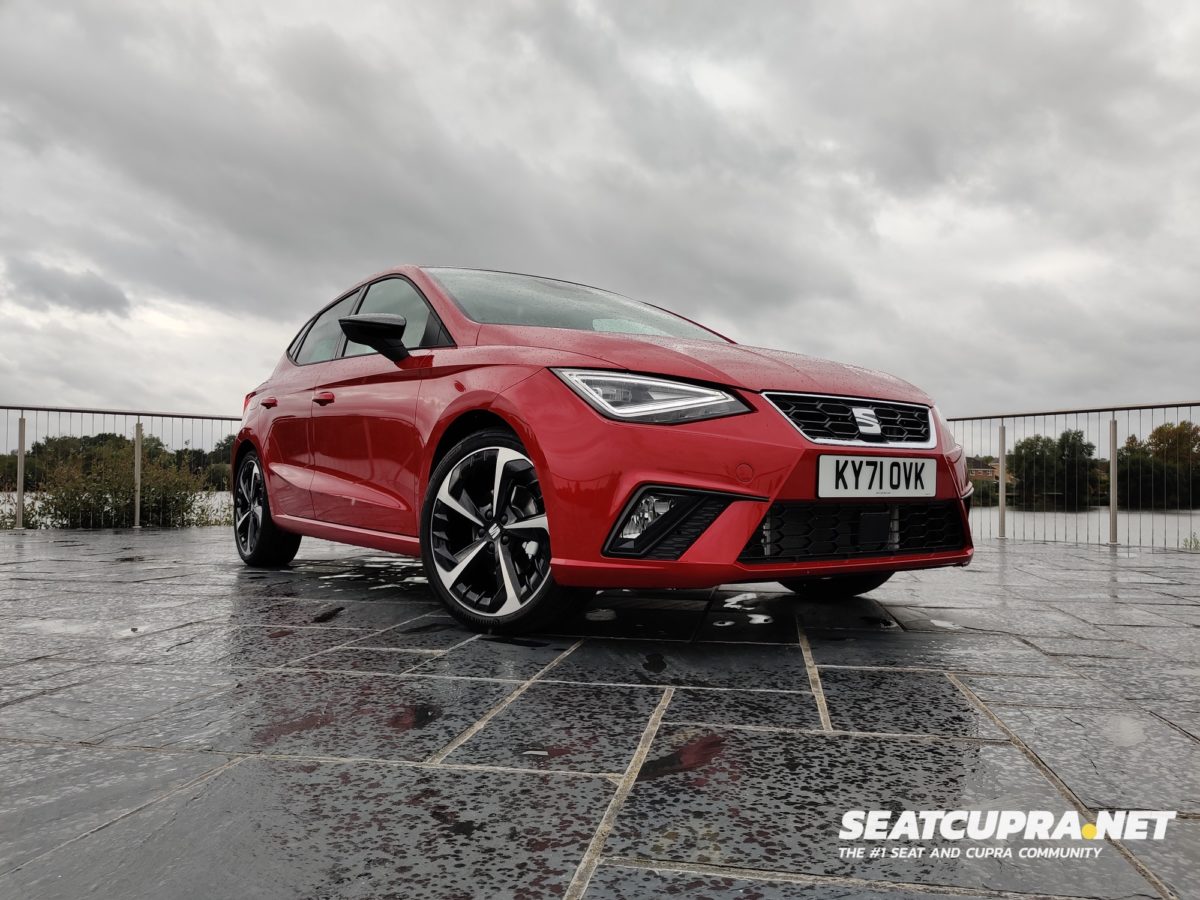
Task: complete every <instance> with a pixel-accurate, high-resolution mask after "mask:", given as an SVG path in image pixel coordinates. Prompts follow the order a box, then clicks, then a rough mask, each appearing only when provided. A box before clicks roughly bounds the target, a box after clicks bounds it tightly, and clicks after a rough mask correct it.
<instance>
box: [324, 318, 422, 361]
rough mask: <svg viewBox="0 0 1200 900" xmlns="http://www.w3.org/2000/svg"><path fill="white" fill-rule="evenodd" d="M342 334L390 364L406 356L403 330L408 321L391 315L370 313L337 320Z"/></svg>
mask: <svg viewBox="0 0 1200 900" xmlns="http://www.w3.org/2000/svg"><path fill="white" fill-rule="evenodd" d="M338 324H339V325H341V326H342V333H343V334H345V335H346V337H348V338H349V339H350V340H352V341H354V343H356V344H363V345H365V346H367V347H370V348H371V349H372V350H375V351H377V352H378V353H381V354H383V355H384V356H386V357H387V358H388V359H390V360H392V362H399V361H400V360H402V359H404V358H405V357H406V356H408V348H407V347H405V346H404V329H405V327H406V326H407V325H408V320H407V319H405V318H404V316H395V315H392V314H391V313H370V314H367V315H361V316H346V317H345V318H344V319H338Z"/></svg>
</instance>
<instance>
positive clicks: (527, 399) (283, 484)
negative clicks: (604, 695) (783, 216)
mask: <svg viewBox="0 0 1200 900" xmlns="http://www.w3.org/2000/svg"><path fill="white" fill-rule="evenodd" d="M233 463H234V473H235V477H234V510H235V516H234V519H235V521H234V531H235V536H236V540H237V548H238V552H239V553H240V554H241V556H242V559H244V560H245V561H246V562H247V563H248V564H250V565H254V566H280V565H286V564H287V563H288V562H290V561H291V559H292V558H293V557H294V556H295V554H296V550H297V548H298V546H299V544H300V538H301V535H310V536H312V537H318V538H326V539H328V540H333V541H342V542H344V543H348V544H357V545H359V546H363V547H373V548H376V549H380V550H390V551H394V552H397V553H403V554H407V555H412V556H416V555H420V556H421V557H422V559H423V560H424V565H425V570H426V572H427V574H428V578H429V583H430V584H431V585H432V586H433V589H434V590H435V591H436V592H437V594H438V596H439V597H440V598H441V599H442V601H443V602H444V603H445V604H446V607H447V608H448V609H449V610H450V612H451V613H453V614H454V615H455V616H456V617H457V618H458V619H460V620H461V621H463V622H465V623H467V624H469V625H471V626H473V627H475V628H478V629H486V630H489V631H504V630H519V629H525V628H529V627H532V626H534V625H537V624H543V623H545V621H547V620H548V618H549V617H551V616H552V615H553V614H554V613H557V612H559V611H561V610H563V609H564V608H566V607H567V606H569V598H570V597H571V595H573V594H574V595H576V596H578V595H580V594H581V592H582V591H584V590H594V589H597V588H697V587H709V586H713V585H718V584H724V583H730V582H761V581H778V582H780V583H782V584H783V585H784V586H786V587H787V588H790V589H791V590H793V591H796V592H797V593H800V594H803V595H806V596H813V597H833V596H852V595H855V594H859V593H864V592H866V591H869V590H871V589H873V588H875V587H878V586H879V585H881V584H883V582H884V581H886V580H887V579H888V577H889V576H891V574H892V573H893V572H896V571H898V570H901V569H920V568H930V567H933V566H961V565H966V564H967V563H968V562H969V561H970V559H971V554H972V545H971V536H970V532H969V530H968V524H967V510H968V504H969V496H970V492H971V485H970V482H969V481H968V479H967V474H966V465H965V461H964V459H963V453H962V448H961V447H960V446H958V445H957V444H956V443H955V442H954V438H953V437H952V436H951V434H950V431H949V429H948V428H947V426H946V423H945V421H944V420H943V419H942V417H941V415H940V414H939V413H938V411H937V408H936V407H934V406H933V404H932V402H931V401H930V399H929V397H927V396H926V395H925V394H923V393H922V392H921V391H919V390H917V389H916V388H915V387H913V386H912V385H910V384H907V383H905V382H903V381H900V380H899V379H896V378H893V377H891V376H889V375H883V374H880V373H878V372H872V371H868V370H866V369H861V368H857V367H855V366H847V365H841V364H838V363H833V362H827V361H825V360H820V359H813V358H811V357H806V356H800V355H797V354H793V353H784V352H782V351H779V350H763V349H760V348H757V347H744V346H741V345H739V344H736V343H734V342H733V341H731V340H729V339H728V338H725V337H722V336H721V335H719V334H717V333H716V332H714V331H710V330H708V329H707V328H704V327H702V326H700V325H698V324H696V323H694V322H692V321H689V320H688V319H685V318H682V317H681V316H677V315H674V314H673V313H670V312H667V311H666V310H663V309H660V308H658V307H655V306H650V305H647V304H644V303H638V302H636V301H633V300H630V299H628V298H626V297H623V296H620V295H618V294H612V293H609V292H607V291H602V290H598V289H596V288H591V287H586V286H584V285H580V284H573V283H570V282H565V281H556V280H553V279H549V278H538V277H533V276H529V275H517V274H512V273H507V272H488V271H480V270H475V269H453V268H418V267H416V266H402V267H400V268H397V269H394V270H392V271H389V272H385V273H383V274H380V275H375V276H373V277H371V278H369V279H367V280H366V281H364V282H363V283H361V284H359V285H358V286H357V287H355V288H354V289H353V290H351V291H349V292H347V293H346V294H344V295H343V296H341V297H339V298H338V299H337V300H335V301H334V302H333V303H331V304H330V305H329V306H327V307H325V308H324V309H323V310H321V311H320V312H319V313H317V315H315V316H314V317H313V318H312V319H311V320H310V321H309V322H308V324H307V325H305V326H304V328H302V329H301V330H300V333H299V334H298V335H296V337H295V339H294V340H293V341H292V343H291V345H290V346H289V347H288V349H287V353H286V354H285V355H284V357H283V358H282V359H281V360H280V361H279V365H277V366H276V367H275V371H274V372H273V373H272V375H271V377H270V378H269V379H268V380H267V381H266V382H265V383H263V384H262V385H260V386H259V387H258V388H256V389H255V390H254V391H253V392H252V393H250V394H248V395H247V396H246V403H245V409H244V413H243V419H242V427H241V430H240V431H239V432H238V436H237V441H236V443H235V445H234V450H233Z"/></svg>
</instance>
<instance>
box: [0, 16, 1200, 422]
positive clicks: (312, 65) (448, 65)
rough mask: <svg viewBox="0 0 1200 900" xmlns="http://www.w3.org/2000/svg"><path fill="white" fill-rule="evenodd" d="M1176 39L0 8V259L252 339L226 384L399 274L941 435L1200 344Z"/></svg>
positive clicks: (1018, 21)
mask: <svg viewBox="0 0 1200 900" xmlns="http://www.w3.org/2000/svg"><path fill="white" fill-rule="evenodd" d="M1185 12H1186V6H1179V7H1173V6H1170V5H1154V6H1150V5H1138V4H1103V5H1098V4H1094V3H1088V2H1081V3H1073V4H1070V3H1069V4H1062V5H1058V4H1056V5H1053V6H1051V5H1048V4H1034V3H1030V4H984V5H980V4H970V5H963V4H958V3H949V2H914V3H906V4H878V3H873V2H848V3H838V4H801V5H797V4H780V3H768V2H750V3H746V4H741V5H739V7H738V9H737V12H736V15H734V14H731V13H730V9H729V6H728V4H727V3H720V2H716V0H712V2H710V0H697V2H690V3H688V4H686V5H684V6H680V5H678V4H656V3H644V4H601V3H596V4H587V3H582V4H570V5H567V4H501V3H495V4H478V3H468V2H457V0H456V2H448V3H444V4H419V3H411V4H389V5H384V6H380V7H375V8H372V9H371V10H365V9H358V8H354V7H347V8H344V9H339V11H338V13H337V15H336V16H332V15H330V14H329V13H328V11H327V10H326V11H322V10H320V9H318V8H314V7H310V6H309V5H308V4H306V3H295V4H291V3H289V4H265V5H262V6H259V7H255V8H254V9H253V10H250V9H249V8H248V7H245V5H244V4H237V3H233V2H226V3H217V4H214V5H211V6H209V5H204V6H194V5H191V6H188V5H184V6H175V7H170V8H159V7H154V6H150V5H140V4H116V5H114V4H107V3H100V2H81V3H79V4H73V5H72V6H71V7H70V8H69V9H68V8H63V9H55V10H54V11H50V10H49V8H48V7H46V5H44V4H37V3H34V2H14V3H8V4H0V193H2V194H3V196H4V197H5V198H6V203H5V204H4V206H3V208H2V209H0V246H3V248H4V251H5V254H6V255H7V256H9V257H11V258H13V259H16V260H26V261H28V260H32V259H43V260H45V259H54V260H63V261H64V265H67V264H68V262H69V269H70V271H85V270H88V269H92V270H94V271H95V272H99V273H102V275H103V279H101V276H100V275H95V276H80V277H79V279H78V281H79V283H78V284H77V283H75V282H74V281H72V282H71V285H72V288H73V293H72V294H71V296H73V297H75V296H77V297H79V298H82V299H77V300H76V301H75V302H76V308H86V309H94V310H99V309H111V310H114V311H127V312H129V313H130V315H131V317H132V318H131V322H132V327H135V328H140V329H143V331H139V332H137V333H138V334H144V333H147V332H145V329H149V328H151V327H154V326H151V325H150V324H147V323H146V322H143V321H142V320H140V319H138V315H139V310H142V309H147V308H150V307H153V306H154V304H161V303H164V302H170V303H173V304H180V305H182V307H183V308H186V309H188V310H190V311H191V312H190V314H191V315H195V316H197V317H203V316H204V315H205V314H206V313H208V312H210V311H216V312H217V313H222V314H229V315H232V316H235V317H241V318H243V319H244V320H245V321H246V323H247V329H246V330H247V333H250V332H253V333H254V334H255V335H264V336H266V337H269V338H270V340H266V338H265V337H264V342H263V343H262V344H261V346H260V344H259V343H255V344H254V350H253V352H254V353H255V354H260V353H261V356H255V357H254V362H253V365H251V364H250V363H248V362H243V364H244V365H246V367H247V371H245V372H244V373H237V372H235V373H232V374H231V375H229V376H228V378H227V376H226V374H225V373H222V374H221V376H220V378H218V377H217V376H216V375H213V376H212V379H213V383H214V384H217V383H218V382H219V383H220V384H221V385H225V384H227V383H229V384H232V383H236V382H238V381H239V379H240V381H242V382H245V384H246V385H247V386H249V385H251V384H252V383H253V382H255V381H256V380H257V379H258V378H259V377H261V375H262V374H264V372H263V371H262V369H265V368H266V367H268V366H269V365H270V364H271V353H270V352H268V351H267V350H266V349H262V348H266V347H274V348H276V349H275V350H274V351H271V352H278V349H280V348H282V346H283V344H284V343H285V342H286V341H287V339H288V338H289V337H290V336H291V334H292V333H293V331H294V328H295V326H297V325H298V324H299V323H300V322H301V321H303V319H305V318H307V316H308V314H309V313H310V312H311V310H313V309H315V308H316V307H317V306H319V305H320V304H321V303H323V302H325V301H326V300H327V299H329V298H331V297H332V296H333V294H334V293H335V292H336V291H338V290H339V289H340V288H341V287H343V286H344V285H346V284H349V283H351V282H353V281H355V280H357V279H358V278H360V277H362V276H363V275H365V274H367V273H369V272H372V271H376V270H378V269H381V268H385V267H388V266H390V265H393V264H395V263H399V262H418V263H448V264H461V265H479V266H492V267H498V268H505V269H516V270H523V271H535V272H541V273H545V274H550V275H559V276H562V277H567V278H571V279H573V280H582V281H587V282H590V283H595V284H600V285H602V286H607V287H611V288H613V289H616V290H620V291H622V292H624V293H627V294H630V295H631V296H635V297H644V298H645V299H648V300H652V301H654V302H659V303H662V304H663V305H667V306H670V307H673V308H676V309H679V310H680V311H681V312H683V313H685V314H687V315H691V316H693V317H696V318H699V319H701V320H710V321H712V322H713V323H714V324H715V325H717V326H719V327H721V328H723V329H724V330H726V331H729V332H731V333H732V334H733V335H734V336H735V337H737V338H739V339H742V340H746V341H747V342H751V343H756V344H765V345H774V346H781V347H784V348H788V349H797V350H801V351H806V352H814V353H817V354H820V355H829V356H833V357H836V358H842V359H845V360H847V361H849V362H854V363H859V364H863V365H871V366H875V367H878V368H883V369H886V370H891V371H894V372H895V373H896V374H897V375H900V376H901V377H905V378H908V379H909V380H913V381H915V382H917V383H919V384H921V385H922V386H923V387H926V388H927V389H928V390H930V391H931V392H932V393H934V394H935V395H937V396H940V397H942V398H944V403H943V405H944V406H945V407H947V408H948V409H950V410H952V411H958V412H969V411H973V410H976V409H978V408H979V407H980V406H987V407H988V408H992V409H995V408H999V407H1006V406H1007V407H1013V406H1027V405H1029V402H1030V401H1031V398H1032V397H1035V396H1036V397H1046V398H1047V402H1049V403H1052V404H1053V405H1055V406H1061V405H1064V404H1070V403H1072V402H1080V403H1085V402H1094V401H1100V402H1105V401H1108V400H1113V401H1115V400H1117V399H1122V400H1131V401H1148V400H1153V399H1156V398H1157V396H1158V392H1159V391H1160V385H1161V383H1162V374H1163V366H1164V365H1165V363H1164V362H1163V360H1164V358H1167V357H1168V356H1169V355H1171V354H1178V353H1179V352H1180V348H1181V342H1183V343H1186V339H1187V338H1188V337H1192V338H1194V336H1195V326H1196V319H1195V316H1194V314H1191V313H1190V310H1191V309H1192V308H1193V306H1192V304H1193V301H1192V298H1193V297H1194V296H1195V294H1196V285H1197V275H1198V273H1197V271H1196V268H1195V266H1194V263H1192V262H1190V256H1191V255H1194V251H1193V249H1192V248H1193V247H1194V243H1195V233H1196V230H1197V227H1198V226H1200V213H1197V210H1198V209H1200V157H1197V156H1196V154H1195V152H1194V148H1195V146H1196V144H1197V140H1198V139H1200V112H1198V111H1200V104H1198V103H1197V99H1200V98H1198V97H1197V95H1198V93H1200V72H1197V70H1196V68H1195V65H1194V62H1193V61H1191V56H1190V55H1189V54H1188V53H1187V47H1188V46H1189V44H1192V45H1194V42H1195V38H1196V30H1197V23H1196V21H1195V20H1194V17H1193V18H1192V19H1188V18H1187V17H1186V16H1185V15H1184V13H1185ZM704 73H707V78H708V79H709V80H706V79H705V77H702V76H703V75H704ZM722 78H725V79H727V82H728V84H729V85H732V88H731V90H732V94H731V96H732V97H733V100H732V101H730V100H729V98H728V97H722V96H721V95H720V91H719V90H714V87H713V82H712V79H716V81H717V82H718V87H719V83H720V81H721V79H722ZM1040 255H1044V256H1045V259H1039V258H1038V257H1039V256H1040ZM1093 257H1094V260H1092V258H1093ZM1081 260H1082V261H1081ZM16 265H17V269H18V270H20V267H21V265H23V263H21V262H17V263H16ZM24 265H29V263H24ZM34 276H35V278H34V282H33V283H36V284H37V285H39V287H38V288H37V290H34V291H31V290H28V289H26V290H25V294H26V295H28V296H29V297H32V296H37V297H40V298H41V299H39V300H38V301H37V302H38V303H42V304H44V303H48V302H54V303H56V304H58V303H60V301H49V300H46V299H45V298H46V297H48V296H56V297H60V298H61V297H63V296H67V294H66V293H65V292H64V291H65V288H63V286H62V285H63V284H65V283H66V282H64V281H63V278H67V279H68V281H69V280H70V276H69V274H68V273H66V271H65V270H64V272H63V273H59V275H58V276H55V275H54V273H50V274H49V275H47V274H46V273H42V272H35V273H34ZM55 277H57V278H58V282H57V284H58V287H57V288H55V287H54V286H53V285H51V284H49V282H53V281H54V278H55ZM89 277H90V278H94V279H95V281H90V280H88V281H87V284H86V285H84V284H83V281H85V280H87V279H88V278H89ZM22 278H24V279H25V281H26V282H28V281H29V273H28V272H25V273H24V274H22V273H21V272H20V271H18V272H17V275H15V276H14V275H13V270H12V267H11V266H10V267H9V274H8V276H7V281H8V282H10V289H9V292H8V299H9V300H10V301H13V302H15V303H17V304H18V305H19V304H21V298H20V294H21V290H19V285H18V281H20V280H21V279H22ZM97 282H98V283H97ZM106 284H107V288H108V289H109V290H107V291H106V287H105V285H106ZM115 285H120V288H117V287H115ZM38 291H41V293H38ZM114 291H115V292H116V293H113V292H114ZM126 297H128V298H132V300H129V299H126ZM3 299H4V298H3V297H2V296H0V301H2V300H3ZM106 303H107V304H108V305H105V304H106ZM131 333H132V332H131ZM163 339H166V338H163ZM171 339H175V338H171ZM214 340H215V339H214ZM134 343H135V344H136V341H134ZM35 345H36V339H34V340H32V341H31V342H29V349H28V350H27V351H26V350H23V349H22V347H20V346H17V347H13V348H10V349H9V351H8V352H10V353H18V354H20V353H22V352H28V353H30V354H36V353H37V349H36V346H35ZM1051 345H1052V346H1053V351H1052V352H1050V351H1049V350H1048V349H1047V348H1048V347H1050V346H1051ZM188 349H189V350H191V349H196V350H198V351H199V350H203V349H204V348H190V347H189V348H188ZM209 350H210V352H211V353H212V354H213V358H214V359H215V358H218V357H219V358H222V359H224V358H225V357H224V356H223V355H222V354H224V353H225V352H226V350H227V348H225V347H221V348H216V347H211V348H209ZM130 352H131V353H134V354H136V353H137V352H138V351H137V349H136V346H135V348H133V349H131V351H130ZM1192 356H1193V357H1194V354H1193V355H1192ZM233 358H234V359H240V360H245V359H246V355H245V354H243V355H241V356H236V355H235V356H234V357H233ZM1114 359H1116V360H1119V363H1117V364H1116V366H1117V368H1116V370H1114V364H1113V362H1112V361H1113V360H1114ZM1174 365H1175V370H1176V372H1177V373H1178V374H1177V376H1176V377H1178V378H1182V379H1184V380H1186V379H1188V378H1190V379H1191V380H1192V381H1193V382H1195V381H1197V380H1200V369H1198V368H1197V366H1200V363H1197V362H1196V361H1195V360H1194V358H1193V359H1192V360H1190V361H1188V360H1183V361H1180V360H1179V359H1178V358H1176V360H1175V363H1174ZM254 366H259V367H261V368H260V369H254V371H250V369H251V368H253V367H254ZM1080 373H1083V374H1082V375H1081V374H1080ZM1089 373H1090V374H1089ZM181 380H182V379H181ZM188 381H189V389H191V388H192V387H194V385H195V382H196V378H195V376H194V375H192V376H190V377H189V379H188ZM96 385H97V387H96V391H97V394H99V392H100V391H101V390H102V388H101V387H100V382H99V381H97V382H96ZM60 389H61V386H60ZM104 389H107V388H104ZM221 390H222V391H226V390H228V391H229V393H230V394H231V395H232V396H231V397H230V399H229V401H228V402H229V403H235V402H236V400H237V399H238V398H237V396H236V392H234V391H233V390H232V389H228V388H226V387H222V388H221ZM1114 394H1117V395H1119V396H1113V395H1114ZM203 396H204V392H203V391H202V390H201V391H200V392H199V394H198V398H202V397H203ZM101 399H103V398H101V397H99V396H97V401H100V400H101Z"/></svg>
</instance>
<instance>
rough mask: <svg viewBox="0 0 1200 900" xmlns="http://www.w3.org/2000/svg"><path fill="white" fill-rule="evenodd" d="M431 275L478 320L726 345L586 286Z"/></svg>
mask: <svg viewBox="0 0 1200 900" xmlns="http://www.w3.org/2000/svg"><path fill="white" fill-rule="evenodd" d="M425 271H426V272H427V273H428V274H430V275H432V276H433V277H434V278H436V279H437V280H438V281H439V282H440V283H441V285H442V287H444V288H445V289H446V292H447V293H449V294H450V296H451V297H453V298H454V299H455V300H456V301H458V305H459V306H461V307H462V309H463V312H465V313H466V314H467V315H468V316H470V317H471V318H472V319H474V320H475V321H476V322H485V323H487V324H491V325H535V326H538V327H541V328H571V329H574V330H575V331H602V332H607V333H609V334H645V335H656V336H658V337H676V338H689V339H691V340H694V341H725V338H723V337H721V336H720V335H719V334H716V333H714V332H712V331H709V330H708V329H707V328H701V327H700V326H699V325H696V324H694V323H692V322H689V321H688V320H687V319H681V318H680V317H679V316H676V315H674V314H672V313H669V312H667V311H666V310H662V309H659V308H657V307H655V306H649V305H648V304H645V303H638V302H637V301H636V300H630V299H629V298H628V297H622V296H621V295H620V294H610V293H609V292H608V291H601V290H598V289H597V288H592V287H586V286H584V285H582V284H572V283H571V282H569V281H555V280H554V279H553V278H538V277H537V276H534V275H514V274H511V273H508V272H485V271H481V270H479V269H440V268H438V269H425Z"/></svg>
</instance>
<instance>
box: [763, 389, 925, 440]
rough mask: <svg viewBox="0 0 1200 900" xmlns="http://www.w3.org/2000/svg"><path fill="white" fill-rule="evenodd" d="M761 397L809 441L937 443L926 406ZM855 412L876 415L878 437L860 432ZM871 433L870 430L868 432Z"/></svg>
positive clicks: (810, 396)
mask: <svg viewBox="0 0 1200 900" xmlns="http://www.w3.org/2000/svg"><path fill="white" fill-rule="evenodd" d="M764 396H765V397H766V398H767V399H768V400H769V401H770V402H771V403H772V404H773V405H774V406H775V408H776V409H778V410H779V411H780V412H781V413H783V414H784V416H786V417H787V419H788V421H789V422H791V423H792V424H793V425H795V426H796V429H797V430H798V431H799V432H800V433H801V434H802V435H804V436H805V437H806V438H808V439H809V440H810V441H816V442H818V443H837V444H846V443H853V444H870V445H873V446H878V445H881V444H883V445H887V444H900V445H903V446H905V447H932V446H933V445H934V444H935V443H936V436H935V435H934V433H933V429H932V426H931V423H930V411H929V407H927V406H919V405H916V404H913V403H893V402H891V401H887V400H858V399H855V398H853V397H826V396H818V395H816V394H776V393H768V394H764ZM856 409H859V410H864V409H866V410H871V411H872V412H874V413H875V418H876V419H877V420H878V422H879V433H878V434H871V433H864V432H863V431H862V430H861V429H860V427H859V423H858V420H857V419H856V418H855V415H854V410H856ZM870 430H873V429H868V432H869V431H870Z"/></svg>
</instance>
